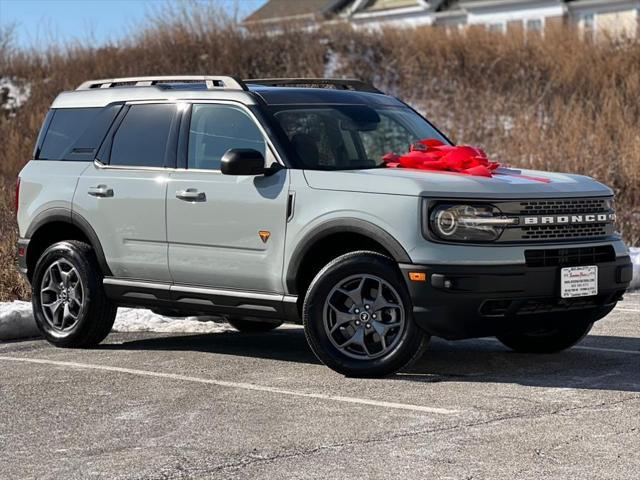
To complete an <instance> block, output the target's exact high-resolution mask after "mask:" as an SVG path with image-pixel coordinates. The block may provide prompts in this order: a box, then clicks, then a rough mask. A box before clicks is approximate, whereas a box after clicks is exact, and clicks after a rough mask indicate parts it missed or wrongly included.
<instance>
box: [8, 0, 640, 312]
mask: <svg viewBox="0 0 640 480" xmlns="http://www.w3.org/2000/svg"><path fill="white" fill-rule="evenodd" d="M0 37H2V35H1V34H0ZM6 40H7V38H6V33H5V38H4V39H3V38H0V45H3V46H4V45H5V44H6V43H7V42H6ZM638 65H640V42H639V41H638V40H626V41H613V40H611V41H603V42H599V43H597V44H593V43H590V42H584V41H582V40H580V38H579V36H578V35H577V34H576V32H574V31H571V30H569V29H558V30H556V31H547V32H546V34H545V36H544V37H528V38H525V37H523V36H522V35H521V34H517V33H516V34H511V35H507V36H502V35H494V34H489V33H486V32H483V31H469V32H467V33H466V34H465V35H461V34H455V35H447V34H445V33H444V32H443V31H441V30H437V29H430V28H424V29H421V30H417V31H394V30H388V31H384V32H381V33H375V34H370V33H364V32H354V31H351V30H350V29H347V28H341V29H333V30H330V31H322V32H315V33H304V32H296V31H289V32H286V33H285V34H283V35H278V36H269V35H266V34H264V33H260V32H255V34H254V35H252V36H248V35H245V34H243V32H241V31H239V30H238V29H237V28H236V27H234V26H232V25H231V23H230V22H229V21H228V20H227V19H226V18H224V17H221V16H220V15H218V14H217V12H215V11H214V10H207V9H206V8H190V7H185V8H178V9H175V8H174V9H171V8H170V9H169V10H164V11H162V12H160V13H158V14H157V15H156V16H155V17H154V18H153V19H152V21H151V26H149V27H148V28H146V29H144V30H141V31H140V32H139V33H138V34H136V35H135V36H134V37H132V38H130V39H129V40H127V41H125V42H123V43H122V44H120V45H117V46H115V45H111V46H107V47H104V48H99V49H91V48H85V47H84V46H81V45H69V46H66V47H64V48H57V49H56V48H52V49H50V50H49V51H47V52H24V51H23V52H20V51H16V50H15V49H11V48H10V45H7V46H4V48H2V49H1V50H0V75H2V76H9V77H14V78H16V79H19V80H24V81H28V82H30V83H31V85H32V93H31V98H30V100H29V102H28V103H27V104H26V105H25V106H23V107H22V108H21V109H20V110H19V111H17V112H16V114H15V115H14V116H8V115H4V116H0V145H2V149H0V179H3V181H2V182H0V222H1V223H0V225H1V228H0V233H1V234H2V237H1V239H0V268H1V270H0V300H5V299H8V298H15V297H22V296H25V295H27V294H28V289H27V288H26V287H25V286H24V284H23V283H21V280H19V277H18V275H17V274H16V273H15V272H14V269H13V267H12V263H13V249H14V240H15V226H14V219H13V214H12V212H11V205H12V202H13V200H12V195H13V183H14V179H15V176H16V175H17V173H18V171H19V170H20V168H21V166H22V165H23V164H24V163H25V162H26V161H27V160H28V159H29V157H30V155H31V150H32V148H33V143H34V141H35V138H36V136H37V133H38V129H39V127H40V123H41V121H42V119H43V117H44V114H45V112H46V111H47V109H48V107H49V105H50V103H51V101H52V100H53V98H54V97H55V96H56V95H57V94H58V93H59V92H60V91H62V90H65V89H73V88H75V87H76V86H77V85H78V84H80V83H81V82H83V81H84V80H87V79H89V78H100V77H113V76H130V75H153V74H207V73H208V74H214V73H217V74H234V75H238V76H240V77H268V76H302V77H304V76H323V75H325V74H327V73H330V74H331V75H332V76H338V77H340V76H345V77H359V78H364V79H366V80H370V81H372V82H374V83H375V84H376V85H377V86H378V87H380V88H381V89H383V90H386V91H389V92H391V93H393V94H395V95H397V96H399V97H401V98H403V99H405V100H406V101H408V102H409V103H412V104H413V105H415V106H416V107H417V108H419V109H420V110H422V111H423V112H425V113H426V115H427V116H428V117H429V118H430V119H432V120H433V121H434V122H435V123H436V124H437V125H439V126H440V127H441V128H442V129H443V130H444V131H445V132H447V133H448V134H449V135H450V136H451V137H452V138H453V139H454V140H455V141H457V142H462V143H469V144H474V145H479V146H482V147H484V148H485V149H486V150H487V151H488V152H489V153H490V156H491V157H492V158H493V159H495V160H499V161H501V162H503V163H506V164H510V165H513V166H522V167H532V168H540V169H548V170H556V171H564V172H576V173H583V174H587V175H590V176H593V177H595V178H597V179H598V180H600V181H602V182H604V183H606V184H608V185H610V186H611V187H612V188H614V190H615V191H616V194H617V196H618V214H619V218H620V222H619V229H620V231H621V232H622V233H623V235H624V237H625V239H626V241H627V242H628V243H630V244H635V245H638V244H640V134H639V132H640V103H638V100H637V99H638V98H640V69H638V68H637V66H638ZM327 68H329V71H327Z"/></svg>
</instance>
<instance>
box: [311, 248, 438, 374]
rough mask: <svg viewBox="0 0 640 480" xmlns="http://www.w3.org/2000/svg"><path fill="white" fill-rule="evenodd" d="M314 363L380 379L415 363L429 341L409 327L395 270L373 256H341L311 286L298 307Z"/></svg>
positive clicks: (406, 306) (406, 301) (404, 294)
mask: <svg viewBox="0 0 640 480" xmlns="http://www.w3.org/2000/svg"><path fill="white" fill-rule="evenodd" d="M303 323H304V329H305V334H306V337H307V341H308V342H309V345H310V346H311V349H312V350H313V352H314V353H315V354H316V356H317V357H318V359H320V361H322V362H323V363H324V364H325V365H327V366H328V367H329V368H331V369H333V370H335V371H336V372H338V373H341V374H343V375H346V376H350V377H383V376H386V375H390V374H392V373H395V372H397V371H398V370H400V369H402V368H404V367H406V366H407V365H409V364H411V363H412V362H413V361H415V360H417V359H418V358H420V356H421V355H422V353H423V352H424V349H425V347H426V345H427V343H428V341H429V337H428V336H427V335H426V334H425V332H424V331H422V330H421V329H420V328H419V327H418V326H417V325H416V324H415V322H414V321H413V316H412V308H411V299H410V297H409V293H408V291H407V287H406V285H405V283H404V280H403V279H402V276H401V274H400V272H399V271H398V268H397V265H395V264H394V262H393V261H392V260H391V259H390V258H388V257H386V256H384V255H381V254H379V253H375V252H367V251H359V252H352V253H347V254H345V255H342V256H340V257H338V258H336V259H335V260H333V261H332V262H330V263H329V264H328V265H327V266H326V267H324V268H323V269H322V270H321V271H320V272H319V273H318V274H317V275H316V277H315V278H314V280H313V281H312V282H311V285H310V287H309V289H308V291H307V294H306V297H305V300H304V305H303Z"/></svg>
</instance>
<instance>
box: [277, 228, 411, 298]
mask: <svg viewBox="0 0 640 480" xmlns="http://www.w3.org/2000/svg"><path fill="white" fill-rule="evenodd" d="M341 240H342V243H339V242H340V241H341ZM354 250H372V251H376V252H378V253H382V254H384V255H387V256H389V257H390V258H392V259H393V260H395V261H396V262H398V263H411V259H410V258H409V254H408V253H407V252H406V250H405V249H404V247H403V246H402V245H401V244H400V243H399V242H398V241H397V240H396V239H395V238H394V237H393V236H392V235H391V234H389V233H388V232H387V231H385V230H384V229H382V228H380V227H378V226H377V225H374V224H373V223H371V222H368V221H366V220H361V219H357V218H340V219H334V220H329V221H327V222H325V223H322V224H320V225H318V226H317V227H315V228H314V229H313V230H311V231H310V232H308V233H307V234H305V235H304V237H302V240H301V241H300V242H298V245H297V247H296V249H295V250H294V252H293V254H292V255H291V260H290V261H289V265H288V267H287V273H286V287H287V291H288V293H290V294H293V295H296V294H297V295H299V296H301V294H303V293H304V291H305V289H306V287H308V285H309V283H310V282H311V280H312V279H313V276H315V273H317V271H319V270H320V268H322V267H323V266H324V265H326V263H328V262H329V261H331V260H332V259H333V258H337V257H338V256H340V255H342V254H344V253H347V252H349V251H354ZM318 266H319V267H320V268H318ZM314 271H315V273H314ZM309 276H311V278H309Z"/></svg>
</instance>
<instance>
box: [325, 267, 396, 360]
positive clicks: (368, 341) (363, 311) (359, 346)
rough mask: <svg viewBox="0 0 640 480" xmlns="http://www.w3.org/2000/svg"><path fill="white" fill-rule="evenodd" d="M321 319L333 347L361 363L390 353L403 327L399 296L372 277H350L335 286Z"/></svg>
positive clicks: (388, 286) (382, 280)
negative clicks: (359, 360)
mask: <svg viewBox="0 0 640 480" xmlns="http://www.w3.org/2000/svg"><path fill="white" fill-rule="evenodd" d="M323 319H324V328H325V332H326V334H327V336H328V337H329V339H330V341H331V343H332V344H333V346H334V347H336V348H337V349H338V350H339V351H340V352H341V353H343V354H344V355H347V356H349V357H351V358H356V359H361V360H371V359H374V358H379V357H382V356H384V355H385V354H387V353H389V352H390V351H392V350H393V349H394V348H395V347H396V345H397V344H398V342H399V341H400V337H401V334H402V332H403V331H404V328H405V324H406V322H405V309H404V305H403V303H402V300H401V297H400V295H399V294H398V292H397V291H396V289H395V288H394V287H393V286H392V285H391V284H390V283H389V282H387V281H386V280H384V279H382V278H380V277H378V276H375V275H353V276H350V277H348V278H345V279H344V280H342V281H340V282H339V283H337V284H336V285H335V286H334V287H333V288H332V289H331V291H330V292H329V295H328V296H327V297H326V300H325V304H324V312H323Z"/></svg>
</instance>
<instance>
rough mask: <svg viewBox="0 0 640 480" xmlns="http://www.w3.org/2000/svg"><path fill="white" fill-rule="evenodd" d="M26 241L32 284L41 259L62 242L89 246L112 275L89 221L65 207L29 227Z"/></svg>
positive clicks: (45, 214)
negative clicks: (80, 242) (66, 241)
mask: <svg viewBox="0 0 640 480" xmlns="http://www.w3.org/2000/svg"><path fill="white" fill-rule="evenodd" d="M25 238H26V239H28V240H29V244H28V246H27V254H26V261H27V278H28V279H29V281H31V278H32V276H33V271H34V269H35V265H36V263H37V262H38V258H40V255H41V254H42V252H44V250H45V249H46V248H48V247H49V246H50V245H53V244H54V243H56V242H60V241H63V240H80V241H83V242H86V243H88V244H89V245H91V247H92V248H93V251H94V252H95V254H96V258H97V260H98V264H99V265H100V268H101V269H102V272H103V274H104V275H111V270H110V268H109V265H108V264H107V261H106V257H105V255H104V251H103V249H102V244H101V243H100V240H99V239H98V235H97V234H96V232H95V230H94V229H93V227H91V225H90V224H89V222H88V221H87V220H85V219H84V218H83V217H82V216H81V215H79V214H77V213H75V212H72V211H71V210H68V209H66V208H51V209H47V210H45V211H43V212H41V213H39V214H38V215H37V216H36V217H35V218H34V220H33V221H32V222H31V225H29V228H28V229H27V232H26V234H25Z"/></svg>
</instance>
